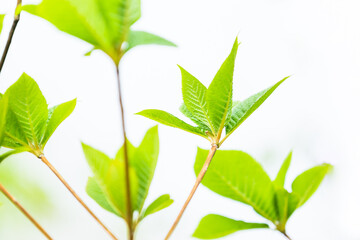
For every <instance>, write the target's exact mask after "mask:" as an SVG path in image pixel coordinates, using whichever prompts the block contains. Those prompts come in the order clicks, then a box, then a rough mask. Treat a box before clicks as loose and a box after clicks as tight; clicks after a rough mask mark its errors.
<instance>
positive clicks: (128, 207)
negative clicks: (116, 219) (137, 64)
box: [116, 65, 134, 240]
mask: <svg viewBox="0 0 360 240" xmlns="http://www.w3.org/2000/svg"><path fill="white" fill-rule="evenodd" d="M116 78H117V87H118V95H119V105H120V115H121V121H122V133H123V138H124V165H125V191H126V214H127V219H126V222H127V225H128V229H129V240H133V239H134V228H133V215H132V206H131V189H130V186H131V184H130V173H129V155H128V148H127V141H126V128H125V126H126V125H125V114H124V105H123V102H122V96H121V82H120V71H119V66H117V65H116Z"/></svg>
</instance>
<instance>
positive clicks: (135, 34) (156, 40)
mask: <svg viewBox="0 0 360 240" xmlns="http://www.w3.org/2000/svg"><path fill="white" fill-rule="evenodd" d="M149 44H155V45H162V46H170V47H176V45H175V44H174V43H172V42H170V41H168V40H166V39H164V38H162V37H159V36H157V35H155V34H152V33H148V32H143V31H130V33H129V38H128V46H127V49H126V51H129V50H130V49H132V48H134V47H137V46H140V45H149Z"/></svg>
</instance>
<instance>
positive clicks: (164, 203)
mask: <svg viewBox="0 0 360 240" xmlns="http://www.w3.org/2000/svg"><path fill="white" fill-rule="evenodd" d="M173 202H174V200H172V199H171V198H170V195H169V194H164V195H161V196H160V197H158V198H157V199H156V200H155V201H153V202H152V203H151V204H150V205H149V206H148V207H147V208H146V210H145V211H144V214H143V216H142V218H146V217H147V216H149V215H150V214H153V213H156V212H158V211H160V210H162V209H164V208H167V207H168V206H170V205H171V204H172V203H173Z"/></svg>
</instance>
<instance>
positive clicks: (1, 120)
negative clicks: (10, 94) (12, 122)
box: [0, 94, 8, 146]
mask: <svg viewBox="0 0 360 240" xmlns="http://www.w3.org/2000/svg"><path fill="white" fill-rule="evenodd" d="M7 110H8V98H7V97H5V98H4V97H3V95H2V94H0V146H1V144H2V141H3V139H4V134H5V123H6V113H7Z"/></svg>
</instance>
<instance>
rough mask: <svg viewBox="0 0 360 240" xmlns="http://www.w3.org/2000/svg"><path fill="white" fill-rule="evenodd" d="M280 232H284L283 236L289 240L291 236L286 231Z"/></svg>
mask: <svg viewBox="0 0 360 240" xmlns="http://www.w3.org/2000/svg"><path fill="white" fill-rule="evenodd" d="M282 234H284V236H285V237H286V238H287V239H289V240H291V237H290V236H289V235H287V233H286V232H282Z"/></svg>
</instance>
